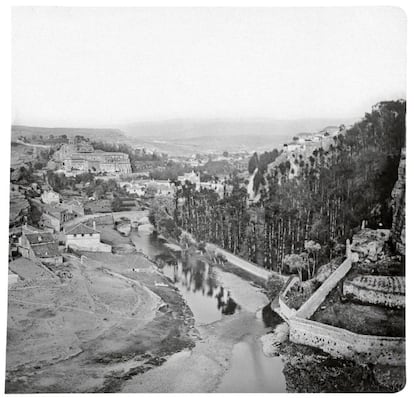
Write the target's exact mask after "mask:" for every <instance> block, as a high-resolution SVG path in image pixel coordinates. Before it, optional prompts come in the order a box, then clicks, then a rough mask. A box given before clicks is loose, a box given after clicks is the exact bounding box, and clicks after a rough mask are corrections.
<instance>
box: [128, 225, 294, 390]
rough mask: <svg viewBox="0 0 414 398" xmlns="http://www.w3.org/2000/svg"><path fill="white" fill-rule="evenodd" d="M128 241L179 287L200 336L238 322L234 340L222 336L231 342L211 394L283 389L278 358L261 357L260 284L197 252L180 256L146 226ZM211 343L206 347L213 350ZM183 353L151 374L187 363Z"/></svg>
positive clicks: (262, 299) (266, 326) (266, 329)
mask: <svg viewBox="0 0 414 398" xmlns="http://www.w3.org/2000/svg"><path fill="white" fill-rule="evenodd" d="M131 240H132V242H133V243H134V245H135V247H136V248H137V249H138V250H141V251H142V252H143V253H144V254H146V255H147V256H149V257H151V258H154V259H157V260H158V261H157V262H158V263H162V264H163V265H162V266H161V269H162V272H163V273H164V274H165V275H166V276H167V277H168V278H169V279H170V280H171V281H172V282H173V283H174V285H175V286H176V287H177V288H178V289H179V291H180V292H181V294H182V296H183V298H184V299H185V300H186V302H187V304H188V306H189V307H190V309H191V310H192V312H193V315H194V320H195V325H196V327H197V328H198V329H199V330H203V331H204V333H205V335H206V336H209V333H210V334H214V333H218V332H217V331H218V330H221V328H225V329H224V330H226V331H227V330H229V331H230V332H229V333H231V331H232V330H233V329H232V328H231V326H229V325H230V324H231V322H233V323H234V325H240V324H241V325H242V330H240V327H239V326H238V330H237V332H236V331H234V336H236V335H237V336H238V337H237V338H236V337H235V339H234V340H232V339H231V338H230V339H228V338H227V337H226V342H227V341H230V344H232V347H231V350H230V351H229V358H228V359H227V358H226V359H225V360H226V361H228V363H229V365H228V366H226V369H225V371H224V372H222V373H221V374H220V375H219V377H218V378H217V379H218V380H217V383H216V385H215V387H214V391H215V392H241V393H243V392H256V393H265V392H286V384H285V378H284V375H283V362H282V359H281V358H280V357H266V356H265V355H264V354H263V351H262V346H261V342H260V340H259V338H260V337H261V336H262V335H264V334H266V333H267V332H269V331H270V330H271V327H270V325H269V324H268V323H267V322H265V321H264V320H263V317H262V316H261V314H262V311H261V309H262V308H263V307H264V306H265V305H266V304H267V303H268V301H267V298H266V296H265V295H264V294H263V292H262V291H261V289H260V288H258V287H257V286H254V285H253V284H252V283H251V282H250V281H247V280H245V279H242V278H240V277H239V276H236V275H234V274H231V273H229V272H225V271H224V270H223V269H221V268H219V267H217V266H214V265H211V264H209V263H208V262H206V261H204V260H203V259H202V258H201V257H200V256H196V255H194V256H183V258H181V256H180V255H176V254H174V253H173V252H172V251H170V250H169V249H167V248H166V247H165V245H164V244H163V241H161V240H160V239H158V238H157V237H156V236H155V235H154V234H152V233H150V231H148V230H143V231H140V232H139V233H137V232H135V231H133V232H132V234H131ZM229 322H230V323H229ZM230 337H231V336H230ZM206 340H208V341H210V340H211V341H210V344H214V345H215V346H216V347H219V346H220V344H217V343H221V342H220V341H218V340H217V336H214V338H213V339H206ZM213 342H214V343H213ZM215 346H213V347H211V349H212V350H214V349H215ZM193 351H194V352H196V351H197V350H193ZM189 355H191V353H190V352H183V353H180V354H179V355H175V356H173V357H172V358H171V359H169V360H168V361H167V362H166V363H165V364H164V365H162V366H161V367H160V369H159V370H160V372H158V373H157V374H158V376H157V377H159V375H160V374H161V375H162V368H163V367H165V369H166V373H168V372H167V369H169V368H172V367H174V365H175V363H180V361H182V363H184V362H185V361H188V357H187V356H189ZM177 368H179V365H178V364H177ZM194 372H196V369H194ZM171 385H173V383H172V384H171ZM156 391H161V390H158V389H157V388H154V389H153V392H156ZM148 392H150V391H148ZM198 392H205V391H198Z"/></svg>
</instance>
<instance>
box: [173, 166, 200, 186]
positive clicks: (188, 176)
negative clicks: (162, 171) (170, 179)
mask: <svg viewBox="0 0 414 398" xmlns="http://www.w3.org/2000/svg"><path fill="white" fill-rule="evenodd" d="M178 182H179V183H180V184H181V185H184V184H185V183H186V182H189V183H190V184H194V185H195V189H196V191H199V190H200V187H201V185H200V174H199V173H196V172H194V170H193V171H192V172H191V173H184V175H182V176H179V177H178Z"/></svg>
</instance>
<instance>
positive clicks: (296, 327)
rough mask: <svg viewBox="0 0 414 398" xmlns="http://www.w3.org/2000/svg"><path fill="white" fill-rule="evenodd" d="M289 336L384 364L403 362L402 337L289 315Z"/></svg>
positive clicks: (335, 352)
mask: <svg viewBox="0 0 414 398" xmlns="http://www.w3.org/2000/svg"><path fill="white" fill-rule="evenodd" d="M289 326H290V331H289V339H290V341H292V342H293V343H297V344H304V345H308V346H312V347H316V348H320V349H321V350H323V351H325V352H327V353H328V354H330V355H332V356H334V357H345V358H349V359H353V360H356V361H359V362H364V363H365V362H367V363H376V364H384V365H404V364H405V338H402V337H385V336H369V335H363V334H357V333H353V332H350V331H349V330H345V329H341V328H337V327H335V326H330V325H326V324H323V323H319V322H315V321H311V320H309V319H303V318H298V317H293V318H290V319H289Z"/></svg>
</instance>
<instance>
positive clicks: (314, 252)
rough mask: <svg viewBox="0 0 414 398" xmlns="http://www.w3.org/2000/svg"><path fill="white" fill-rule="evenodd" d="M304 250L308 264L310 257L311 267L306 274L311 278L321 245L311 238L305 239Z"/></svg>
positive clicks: (313, 274)
mask: <svg viewBox="0 0 414 398" xmlns="http://www.w3.org/2000/svg"><path fill="white" fill-rule="evenodd" d="M305 250H306V252H307V260H308V264H309V262H310V259H312V268H310V267H309V268H308V276H309V278H313V277H314V276H315V271H316V267H317V265H318V254H319V252H320V250H321V245H320V244H319V243H316V242H314V241H313V240H307V241H305Z"/></svg>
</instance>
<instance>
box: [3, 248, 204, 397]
mask: <svg viewBox="0 0 414 398" xmlns="http://www.w3.org/2000/svg"><path fill="white" fill-rule="evenodd" d="M85 255H86V257H84V258H83V261H82V263H81V262H80V261H79V260H78V259H76V257H74V256H70V257H68V258H67V260H68V261H66V262H65V267H66V269H67V270H68V271H70V273H71V278H70V279H67V280H64V281H61V280H59V278H52V277H50V278H45V277H44V275H43V274H42V278H32V279H31V280H27V279H26V280H25V281H23V282H19V283H18V284H16V285H14V287H13V289H10V290H9V312H8V313H9V319H8V336H9V338H8V345H7V364H6V392H8V393H39V392H43V393H46V392H47V393H49V392H117V391H119V390H120V389H121V388H122V385H123V383H124V382H125V381H126V380H128V379H130V378H131V377H132V376H133V375H137V374H142V373H145V372H147V371H148V370H150V369H152V368H153V367H157V366H159V365H160V364H161V363H163V362H165V361H166V360H167V358H169V357H170V356H171V355H172V354H174V353H176V352H180V351H182V350H185V349H190V348H192V347H193V346H194V344H195V343H194V342H195V340H196V339H197V338H199V337H198V333H197V331H196V329H195V328H194V320H193V316H192V313H191V310H190V309H189V308H188V306H187V304H186V303H185V301H184V300H183V298H182V296H181V294H180V293H179V292H178V291H177V289H176V288H175V287H174V286H173V285H172V284H171V283H170V282H169V280H168V279H167V278H166V277H165V276H163V275H162V273H160V272H158V270H157V269H156V268H155V266H154V264H153V263H151V262H150V261H148V260H147V259H146V258H144V257H143V256H142V255H137V254H135V255H116V254H111V253H85ZM33 267H37V265H35V264H33ZM34 274H35V273H34Z"/></svg>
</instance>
